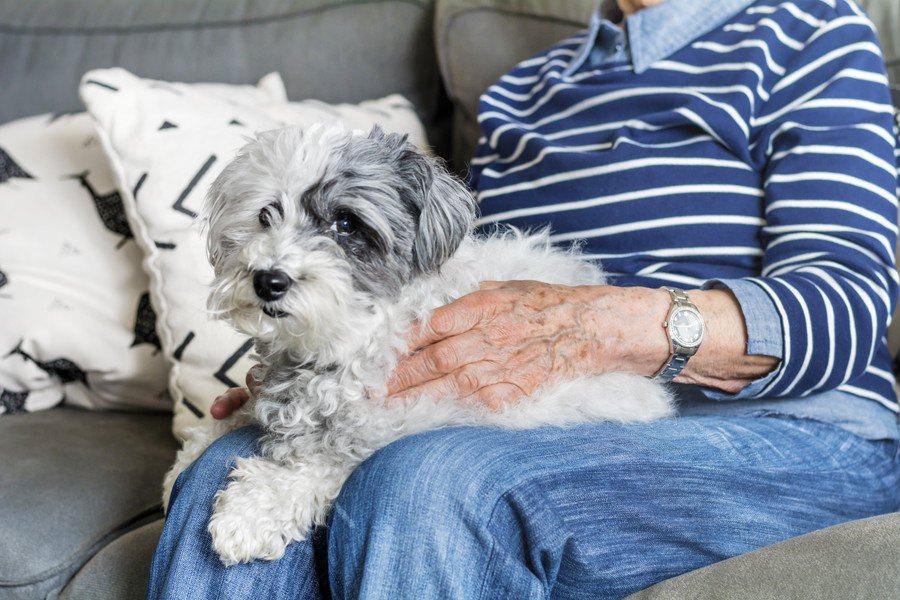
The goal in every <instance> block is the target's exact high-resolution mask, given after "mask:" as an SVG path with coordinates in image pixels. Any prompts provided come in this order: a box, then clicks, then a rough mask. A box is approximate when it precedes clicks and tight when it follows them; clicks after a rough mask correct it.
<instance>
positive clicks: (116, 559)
mask: <svg viewBox="0 0 900 600" xmlns="http://www.w3.org/2000/svg"><path fill="white" fill-rule="evenodd" d="M162 528H163V520H162V519H156V520H155V521H152V522H150V523H147V524H146V525H144V526H143V527H139V528H137V529H134V530H132V531H129V532H128V533H126V534H125V535H123V536H121V537H119V538H117V539H115V540H113V541H112V542H110V543H109V544H108V545H107V546H105V547H104V548H103V549H101V550H100V551H99V552H97V554H95V555H94V557H93V558H91V560H89V561H88V562H87V564H85V565H84V566H83V567H81V569H80V570H79V571H78V573H76V574H75V577H73V578H72V580H71V581H70V582H69V584H68V585H67V586H66V587H65V589H64V590H63V591H62V593H61V594H60V595H59V600H84V599H86V598H90V600H141V599H143V598H146V597H147V582H148V581H149V579H150V562H151V561H152V560H153V552H154V551H155V550H156V544H158V543H159V536H160V535H161V534H162Z"/></svg>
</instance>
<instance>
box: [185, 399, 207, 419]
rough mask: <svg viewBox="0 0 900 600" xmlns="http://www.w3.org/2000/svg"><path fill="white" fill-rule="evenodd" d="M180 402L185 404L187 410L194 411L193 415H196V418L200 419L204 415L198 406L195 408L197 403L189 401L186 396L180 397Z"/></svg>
mask: <svg viewBox="0 0 900 600" xmlns="http://www.w3.org/2000/svg"><path fill="white" fill-rule="evenodd" d="M181 403H182V404H184V406H185V407H186V408H187V409H188V410H189V411H191V412H192V413H194V416H195V417H197V418H198V419H202V418H203V417H204V415H203V411H202V410H200V409H199V408H197V405H196V404H194V403H193V402H191V401H190V400H188V399H187V398H182V399H181Z"/></svg>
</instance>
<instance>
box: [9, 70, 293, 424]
mask: <svg viewBox="0 0 900 600" xmlns="http://www.w3.org/2000/svg"><path fill="white" fill-rule="evenodd" d="M201 88H202V89H204V90H206V92H207V93H211V94H217V95H219V96H221V97H228V98H231V99H232V100H234V101H238V102H252V103H254V104H258V103H259V102H262V101H269V102H273V101H280V100H284V98H285V93H284V85H283V83H282V82H281V78H280V77H279V76H278V75H277V74H273V75H271V76H267V77H266V78H264V79H263V81H262V82H261V84H260V86H259V87H254V86H221V85H212V86H210V85H203V86H201ZM142 258H143V252H141V250H140V248H138V246H137V245H136V244H135V242H134V240H133V236H132V233H131V229H130V228H129V226H128V222H127V221H126V219H125V215H124V213H123V212H122V201H121V197H120V195H119V193H118V192H117V190H116V184H115V182H114V180H113V176H112V172H111V170H110V168H109V162H108V161H107V159H106V155H105V153H104V152H103V149H102V148H101V147H100V142H99V141H98V139H97V135H96V133H95V131H94V124H93V121H92V119H91V117H90V116H89V115H88V114H87V113H79V114H59V115H51V114H47V115H40V116H36V117H31V118H26V119H21V120H18V121H14V122H11V123H7V124H5V125H2V126H0V414H11V413H17V412H26V411H27V412H31V411H35V410H41V409H46V408H50V407H52V406H55V405H57V404H59V403H60V402H62V401H63V400H65V401H66V403H68V404H73V405H77V406H82V407H85V408H98V409H99V408H117V409H145V410H146V409H151V410H161V411H169V410H171V409H172V402H171V399H170V397H169V394H168V390H167V370H168V369H167V367H166V364H165V360H164V356H163V354H162V353H161V352H160V342H159V338H158V337H157V335H156V331H155V322H156V316H155V314H154V312H153V309H152V308H151V305H150V302H149V294H148V288H149V281H148V279H147V276H146V274H145V273H144V272H143V270H142V269H141V260H142Z"/></svg>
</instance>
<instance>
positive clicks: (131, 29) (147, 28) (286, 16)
mask: <svg viewBox="0 0 900 600" xmlns="http://www.w3.org/2000/svg"><path fill="white" fill-rule="evenodd" d="M366 4H408V5H411V6H415V7H417V8H419V9H421V10H427V9H428V5H429V2H427V1H423V0H387V1H385V0H349V1H347V2H342V3H340V4H328V5H322V6H316V7H312V8H303V9H298V10H293V11H286V12H283V13H278V14H272V15H262V16H258V17H249V18H243V19H235V20H227V19H220V20H212V21H203V22H199V23H198V22H192V23H191V22H185V23H152V24H146V25H137V26H118V25H109V26H98V27H64V26H55V25H37V26H29V25H12V24H8V23H0V34H5V35H26V36H27V35H32V36H43V35H47V36H54V35H58V36H64V35H82V36H93V35H123V34H132V33H156V32H160V31H197V30H203V29H228V28H240V27H245V26H253V25H265V24H268V23H277V22H279V21H290V20H294V19H298V18H303V17H305V16H308V15H312V14H316V13H324V12H328V11H331V10H336V9H340V8H346V7H352V6H359V5H366Z"/></svg>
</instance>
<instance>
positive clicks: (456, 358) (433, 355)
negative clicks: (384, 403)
mask: <svg viewBox="0 0 900 600" xmlns="http://www.w3.org/2000/svg"><path fill="white" fill-rule="evenodd" d="M486 350H487V348H486V347H485V344H484V339H483V338H482V336H481V335H480V334H479V333H476V332H474V331H467V332H465V333H462V334H460V335H456V336H453V337H451V338H447V339H444V340H441V341H439V342H436V343H434V344H431V345H430V346H426V347H425V348H423V349H422V350H421V351H419V352H417V353H416V354H414V355H412V356H410V357H409V358H407V359H405V360H402V361H400V363H399V364H398V365H397V369H396V370H395V371H394V374H393V375H392V376H391V380H390V381H388V388H387V389H388V394H389V395H393V394H397V393H400V392H402V391H404V390H406V389H409V388H412V387H415V386H418V385H422V384H423V383H426V382H428V381H432V380H434V379H437V378H439V377H442V376H444V375H447V374H449V373H452V372H453V371H455V370H457V369H459V368H460V367H462V366H463V365H467V364H469V363H473V362H476V361H479V360H482V359H483V358H484V355H485V352H486Z"/></svg>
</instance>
